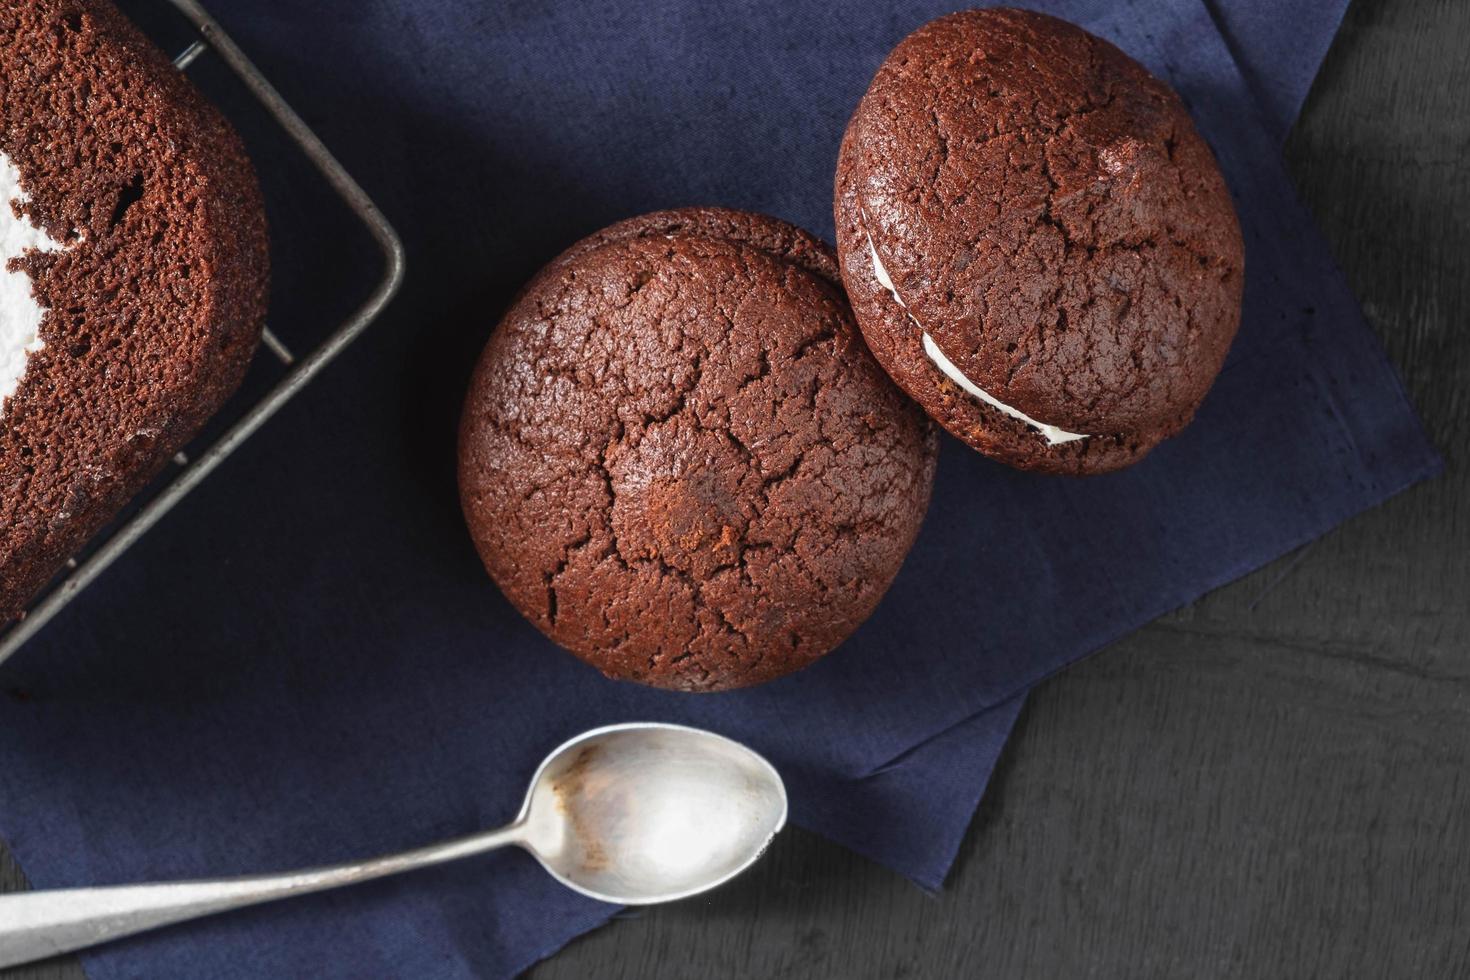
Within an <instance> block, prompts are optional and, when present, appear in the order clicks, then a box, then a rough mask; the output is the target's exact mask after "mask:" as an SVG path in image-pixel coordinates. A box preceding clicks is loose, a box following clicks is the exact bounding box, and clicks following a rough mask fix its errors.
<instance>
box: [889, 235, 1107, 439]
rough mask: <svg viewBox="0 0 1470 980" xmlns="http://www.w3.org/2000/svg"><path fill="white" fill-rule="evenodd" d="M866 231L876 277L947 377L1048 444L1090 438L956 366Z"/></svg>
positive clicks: (930, 356) (929, 355)
mask: <svg viewBox="0 0 1470 980" xmlns="http://www.w3.org/2000/svg"><path fill="white" fill-rule="evenodd" d="M863 234H864V235H865V236H866V237H867V239H868V254H869V255H870V256H872V259H873V278H874V279H877V280H878V285H880V286H882V287H883V288H884V289H886V290H888V294H889V295H890V296H892V297H893V301H894V302H895V303H897V304H898V305H899V306H901V307H903V309H904V312H906V313H908V317H909V319H910V320H912V321H913V322H914V326H916V327H918V328H919V332H920V333H921V334H923V336H924V353H925V354H926V355H927V356H928V358H929V360H931V361H933V362H934V366H935V367H937V368H939V370H940V371H942V372H944V375H945V377H947V378H949V380H951V381H953V382H954V383H955V384H957V385H959V386H960V387H961V388H963V389H964V390H965V392H966V393H967V394H969V395H970V396H971V397H973V398H978V399H980V401H982V402H984V403H985V404H987V405H989V406H990V407H992V408H995V409H998V410H999V411H1000V412H1001V413H1002V414H1004V415H1009V416H1010V417H1011V418H1013V419H1019V420H1021V421H1022V422H1025V423H1026V424H1027V425H1029V426H1031V428H1033V429H1035V430H1036V431H1037V432H1039V433H1041V436H1042V438H1043V439H1045V440H1046V441H1047V444H1048V445H1052V446H1059V445H1061V444H1062V443H1064V442H1075V441H1076V440H1078V439H1086V438H1087V436H1085V435H1082V434H1081V433H1077V432H1066V431H1064V430H1062V429H1059V428H1057V427H1056V426H1054V425H1048V424H1046V423H1045V422H1038V421H1037V420H1036V419H1033V418H1032V417H1031V416H1029V415H1027V414H1026V413H1025V412H1023V411H1021V410H1020V409H1018V408H1012V407H1011V406H1010V405H1007V404H1006V403H1005V402H1003V401H1001V400H1000V399H999V398H996V397H995V396H993V395H991V394H990V393H989V392H987V391H985V390H984V389H983V388H981V387H980V386H979V385H977V384H976V383H975V382H973V381H971V380H970V379H969V378H967V377H965V375H964V372H962V371H961V370H960V369H959V368H957V367H955V365H954V362H953V361H951V360H950V359H949V358H947V357H945V356H944V351H942V350H940V349H939V345H938V344H936V343H935V342H934V338H933V337H931V336H929V332H928V331H927V330H925V329H924V325H923V324H922V323H920V322H919V320H918V318H917V317H915V316H914V314H913V313H912V312H911V311H910V310H909V305H908V304H907V303H905V302H904V301H903V297H901V296H899V295H898V289H897V287H895V286H894V285H893V279H892V277H890V276H889V275H888V270H887V269H886V268H884V266H883V260H882V259H880V258H878V247H877V246H876V245H874V244H873V236H872V235H869V234H868V233H867V231H866V230H864V231H863Z"/></svg>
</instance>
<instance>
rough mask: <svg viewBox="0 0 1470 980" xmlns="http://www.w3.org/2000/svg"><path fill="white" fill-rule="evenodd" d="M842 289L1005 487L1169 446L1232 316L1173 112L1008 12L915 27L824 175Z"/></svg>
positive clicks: (1172, 100) (1220, 219) (1186, 138)
mask: <svg viewBox="0 0 1470 980" xmlns="http://www.w3.org/2000/svg"><path fill="white" fill-rule="evenodd" d="M835 211H836V219H837V241H838V251H839V255H840V257H841V268H842V277H843V281H844V282H845V284H846V286H847V291H848V295H849V297H850V298H851V301H852V306H853V310H854V312H855V314H856V316H857V319H858V323H859V324H860V325H861V328H862V331H863V335H864V336H865V337H866V338H867V341H868V344H869V346H870V347H871V348H872V350H873V353H874V354H875V355H876V356H877V358H878V360H879V362H880V363H882V365H883V367H884V368H885V369H886V370H887V371H888V373H889V374H890V375H891V376H892V377H893V378H894V380H895V381H897V382H898V384H899V385H900V386H901V387H902V388H903V389H904V390H905V391H907V392H908V393H909V394H910V395H911V396H913V397H914V399H916V400H917V401H918V402H919V404H920V405H922V406H923V408H924V410H925V411H927V412H928V413H929V414H930V415H931V416H932V417H933V418H934V419H936V420H937V421H938V422H939V423H940V424H941V425H943V426H944V427H945V428H946V429H948V430H949V431H950V432H952V433H954V434H955V435H956V436H958V437H959V438H960V439H963V440H964V441H965V442H967V443H968V444H969V445H971V446H973V447H974V448H975V449H978V450H979V451H980V452H982V453H985V454H986V455H989V456H992V457H994V458H996V459H998V460H1001V461H1003V462H1005V463H1008V464H1010V465H1011V466H1015V467H1018V468H1021V469H1029V470H1041V471H1046V472H1053V473H1074V474H1085V473H1099V472H1104V471H1107V470H1114V469H1118V468H1120V467H1123V466H1127V465H1129V464H1131V463H1134V462H1137V461H1138V460H1139V459H1141V458H1142V457H1143V456H1144V455H1145V454H1146V453H1147V452H1148V451H1149V450H1150V449H1152V448H1153V447H1154V446H1156V445H1157V444H1158V443H1159V442H1160V441H1162V440H1163V439H1166V438H1168V437H1169V436H1172V435H1174V434H1176V433H1178V432H1179V431H1180V430H1181V429H1183V428H1184V427H1185V426H1186V425H1187V424H1188V423H1189V421H1190V420H1191V419H1192V418H1193V416H1194V413H1195V410H1196V409H1197V408H1198V406H1199V404H1200V402H1201V401H1202V400H1203V398H1204V396H1205V394H1206V392H1208V391H1209V388H1210V385H1211V384H1212V383H1213V382H1214V379H1215V377H1216V375H1217V374H1218V373H1219V371H1220V367H1221V364H1222V363H1223V362H1224V359H1225V355H1226V352H1227V350H1228V349H1229V347H1230V343H1231V340H1232V339H1233V337H1234V335H1235V330H1236V327H1237V325H1238V323H1239V319H1240V300H1241V287H1242V280H1243V267H1244V258H1243V250H1242V244H1241V237H1240V228H1239V224H1238V223H1237V220H1236V216H1235V210H1234V208H1233V206H1232V205H1231V201H1230V195H1229V192H1228V190H1227V189H1226V186H1225V182H1224V180H1223V179H1222V177H1221V176H1220V172H1219V169H1218V167H1217V166H1216V164H1215V160H1214V157H1213V156H1212V154H1211V153H1210V150H1209V147H1208V146H1206V145H1205V142H1204V140H1203V139H1201V138H1200V136H1199V134H1198V133H1197V132H1196V131H1195V128H1194V125H1193V124H1192V122H1191V121H1190V118H1189V114H1188V112H1187V111H1186V110H1185V108H1184V105H1183V104H1182V103H1181V102H1180V100H1179V97H1178V96H1177V95H1176V94H1175V93H1174V92H1173V91H1172V90H1171V89H1170V88H1169V87H1168V86H1167V85H1165V84H1164V83H1163V82H1161V81H1159V80H1158V79H1157V78H1154V77H1153V76H1152V75H1150V74H1149V73H1148V72H1147V71H1146V70H1145V69H1144V68H1143V67H1142V66H1140V65H1139V64H1137V63H1136V62H1134V61H1133V60H1132V59H1130V58H1129V57H1128V56H1127V55H1125V54H1123V52H1121V51H1119V50H1118V49H1117V48H1115V47H1114V46H1112V45H1111V44H1109V43H1107V42H1106V41H1103V40H1101V39H1099V38H1096V37H1094V36H1092V35H1091V34H1088V33H1087V32H1085V31H1083V30H1082V29H1081V28H1078V27H1076V26H1074V25H1072V24H1069V23H1067V22H1065V21H1061V20H1058V19H1056V18H1053V17H1048V16H1045V15H1042V14H1037V13H1031V12H1028V11H1021V10H1004V9H998V10H972V11H967V12H964V13H958V14H953V15H950V16H947V17H942V18H940V19H938V20H935V21H932V22H931V23H929V24H926V25H924V26H923V27H921V28H919V30H917V31H915V32H914V33H913V34H911V35H910V36H909V37H908V38H906V39H905V40H904V41H903V42H901V43H900V44H899V45H898V47H897V48H895V49H894V51H893V52H892V54H890V55H889V56H888V58H887V60H885V61H884V63H883V65H882V66H881V67H880V68H879V70H878V73H877V76H876V77H875V78H874V79H873V82H872V85H871V86H870V87H869V89H868V91H867V93H866V94H865V95H864V96H863V99H862V101H861V103H860V104H859V105H858V108H857V110H856V112H855V113H854V115H853V117H852V120H851V122H850V123H849V125H848V128H847V133H846V135H845V137H844V139H843V142H842V149H841V154H840V159H839V163H838V170H837V187H836V202H835Z"/></svg>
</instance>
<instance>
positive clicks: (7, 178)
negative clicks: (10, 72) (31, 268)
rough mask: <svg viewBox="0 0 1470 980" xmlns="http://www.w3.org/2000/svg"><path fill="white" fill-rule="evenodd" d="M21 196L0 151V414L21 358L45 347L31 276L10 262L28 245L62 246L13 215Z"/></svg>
mask: <svg viewBox="0 0 1470 980" xmlns="http://www.w3.org/2000/svg"><path fill="white" fill-rule="evenodd" d="M26 200H27V198H26V193H25V191H24V190H22V189H21V186H20V171H19V170H17V169H16V168H15V164H13V163H11V162H10V158H9V157H7V156H6V155H5V154H4V153H0V416H4V414H5V404H6V402H7V401H8V400H9V399H10V396H11V395H13V394H15V389H16V388H18V387H19V386H20V379H21V378H22V377H24V375H25V372H26V361H28V360H29V359H30V356H31V355H32V354H34V353H36V351H38V350H40V349H41V348H42V347H44V346H45V345H44V344H43V343H42V341H41V320H42V319H43V318H44V317H45V316H46V309H45V307H43V306H42V305H41V304H40V303H39V302H37V301H36V293H35V289H34V288H33V284H32V283H31V277H30V275H29V274H28V273H27V272H26V271H25V270H23V269H15V270H11V268H10V260H11V259H16V258H20V257H21V256H23V255H25V253H26V252H28V251H30V250H31V249H39V250H40V251H42V252H53V251H55V250H57V249H59V248H61V247H62V243H61V242H58V241H56V240H55V239H53V238H52V237H51V236H50V235H48V234H46V232H45V231H44V230H42V229H41V228H38V227H36V226H35V225H34V224H32V223H31V221H30V219H28V218H26V217H25V216H23V215H22V216H17V215H16V210H15V209H16V208H17V207H19V206H20V205H22V204H25V203H26Z"/></svg>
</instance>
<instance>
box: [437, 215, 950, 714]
mask: <svg viewBox="0 0 1470 980" xmlns="http://www.w3.org/2000/svg"><path fill="white" fill-rule="evenodd" d="M834 275H835V260H834V258H833V256H832V254H831V252H830V250H829V249H827V248H826V246H824V245H822V244H821V243H820V242H819V241H817V240H816V239H815V238H813V237H811V236H810V235H808V234H806V233H805V232H802V231H800V230H798V229H795V228H792V227H791V226H789V225H786V224H784V223H782V222H779V221H776V220H775V219H774V218H767V217H763V216H757V215H748V214H743V213H740V212H734V211H727V210H722V209H712V208H706V209H686V210H681V211H670V212H660V213H658V214H654V215H647V216H644V217H642V218H635V219H632V220H631V221H627V222H623V223H621V224H619V225H614V226H613V227H612V228H609V229H607V230H605V231H603V232H599V233H598V234H596V235H593V236H591V237H590V238H588V239H586V240H584V241H583V242H580V243H578V244H577V245H574V246H573V247H572V248H571V249H569V250H568V251H567V252H566V253H564V254H563V255H562V256H561V257H560V258H558V259H556V260H555V261H553V262H552V263H551V264H550V265H548V266H547V267H546V268H545V269H544V270H543V271H542V272H541V273H540V274H538V275H537V276H536V278H535V279H533V280H532V282H531V283H530V285H529V286H527V287H526V289H525V290H524V291H523V292H522V293H521V295H520V296H519V298H518V299H517V301H516V302H515V304H514V305H513V306H512V308H511V309H510V311H509V312H508V313H507V314H506V315H505V317H504V319H503V320H502V321H501V323H500V325H499V327H498V328H497V329H496V331H495V333H494V335H493V337H492V338H491V340H490V343H489V344H488V346H487V347H486V348H485V351H484V353H483V354H482V355H481V358H480V362H479V364H478V365H477V367H476V370H475V373H474V377H473V380H472V381H471V384H470V391H469V396H468V399H467V401H466V404H465V410H464V417H463V420H462V423H461V428H460V448H459V457H460V462H459V465H460V469H459V473H460V492H461V499H462V503H463V506H464V511H465V517H466V521H467V523H468V525H469V529H470V532H471V535H472V536H473V538H474V541H475V545H476V547H477V548H478V550H479V552H480V556H481V558H482V559H483V560H484V562H485V566H486V568H487V569H488V570H489V571H490V574H491V576H492V577H493V578H494V579H495V581H496V582H497V583H498V584H499V586H500V587H501V589H502V590H503V591H504V592H505V594H506V596H507V597H508V598H509V599H510V601H511V602H512V603H513V604H514V605H515V606H516V608H517V609H519V610H520V612H521V613H522V614H523V615H525V616H526V617H527V618H528V619H529V620H531V622H533V623H535V624H536V625H537V626H538V627H539V628H540V629H541V630H542V631H543V632H544V633H546V634H547V636H549V637H551V639H553V640H555V641H556V642H557V643H559V644H561V645H562V646H564V647H566V648H567V649H569V650H571V651H572V652H573V653H575V654H577V655H578V656H579V657H581V658H582V659H584V660H586V661H587V662H588V663H590V664H592V665H593V666H595V667H597V668H599V669H600V670H602V671H603V672H604V673H605V674H607V675H608V676H610V677H615V678H622V679H628V680H635V681H640V682H642V683H645V684H651V685H655V686H658V687H665V688H673V689H679V690H690V691H713V690H721V689H727V688H733V687H741V686H745V685H749V684H756V683H760V682H762V681H767V680H771V679H773V678H776V677H779V676H781V675H783V674H786V673H789V672H791V671H793V670H796V669H798V668H800V667H803V666H805V665H806V664H808V663H810V662H811V661H813V660H815V659H816V658H817V657H820V656H821V655H823V654H824V653H826V652H828V651H829V650H831V649H832V648H833V647H834V646H836V645H837V644H838V643H840V642H841V641H842V640H843V639H845V638H846V637H847V636H848V635H849V634H850V633H851V632H852V631H853V630H854V629H855V628H856V627H857V625H858V624H859V623H861V622H862V621H863V620H864V619H865V618H866V617H867V616H868V615H869V614H870V613H871V612H872V611H873V608H874V607H875V606H876V605H877V603H878V600H879V599H880V598H881V597H882V595H883V593H884V591H886V590H887V588H888V585H889V583H890V582H891V581H892V580H893V577H894V575H895V574H896V573H897V571H898V568H899V566H900V564H902V562H903V559H904V556H905V555H906V554H907V552H908V549H909V547H910V546H911V545H912V544H913V541H914V537H915V535H916V534H917V532H918V528H919V524H920V522H921V521H922V519H923V515H924V511H925V510H926V508H927V506H928V501H929V492H930V488H931V485H932V483H933V477H934V463H935V454H936V441H935V437H934V432H933V429H932V427H931V426H930V425H929V423H928V421H927V420H926V419H925V418H924V417H923V415H922V413H920V412H919V411H918V410H917V408H916V407H915V406H914V405H913V404H912V403H911V402H910V401H909V400H908V399H906V398H904V397H903V395H902V393H901V392H899V391H898V390H897V389H896V388H894V387H893V385H892V384H891V383H890V382H889V380H888V379H887V377H885V376H884V374H883V372H882V370H881V369H880V368H879V367H878V365H877V364H876V363H875V362H874V361H873V358H872V356H871V355H870V354H869V353H868V351H867V349H866V347H865V346H864V344H863V341H862V338H861V337H860V336H859V334H858V331H857V328H856V325H855V324H854V323H853V320H852V316H851V313H850V311H849V309H848V306H847V304H846V302H845V301H844V299H843V297H842V294H841V292H840V291H839V290H838V289H837V288H836V286H835V284H834V283H833V282H832V281H831V277H833V276H834Z"/></svg>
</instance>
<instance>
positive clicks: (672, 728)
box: [517, 724, 787, 905]
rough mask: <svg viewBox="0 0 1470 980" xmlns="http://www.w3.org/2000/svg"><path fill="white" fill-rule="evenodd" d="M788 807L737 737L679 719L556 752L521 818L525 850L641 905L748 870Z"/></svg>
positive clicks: (590, 738) (593, 887) (614, 897)
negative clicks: (681, 722)
mask: <svg viewBox="0 0 1470 980" xmlns="http://www.w3.org/2000/svg"><path fill="white" fill-rule="evenodd" d="M786 810H787V804H786V790H785V788H784V786H783V785H782V783H781V777H780V776H779V775H778V774H777V773H776V770H775V769H774V768H773V767H772V766H771V764H770V763H769V762H767V761H766V760H765V759H763V758H761V757H760V756H759V755H757V754H756V753H755V752H752V751H751V750H750V749H747V748H746V747H745V746H743V745H741V744H740V743H738V742H732V741H731V740H729V739H727V738H723V737H721V736H719V735H714V734H712V733H710V732H704V731H700V730H698V729H695V728H684V727H681V726H678V725H652V724H639V725H615V726H612V727H609V728H599V729H596V730H594V731H590V732H587V733H585V734H583V735H580V736H578V737H577V738H574V739H572V740H571V741H570V742H567V743H566V744H564V745H562V746H561V747H560V748H559V749H557V750H556V751H555V752H553V753H552V754H551V756H550V757H549V758H548V759H547V760H546V762H544V763H543V764H542V766H541V768H540V770H538V771H537V773H536V776H535V777H534V778H533V779H532V781H531V788H530V791H529V792H528V793H527V794H526V803H525V806H524V807H522V809H521V815H520V817H519V818H518V820H517V822H518V823H519V824H520V825H521V826H522V828H523V833H522V836H521V839H520V841H519V843H520V844H521V846H522V847H524V848H525V849H526V850H527V851H529V852H530V853H531V854H532V855H533V856H535V858H536V859H537V860H538V861H540V862H541V865H542V867H544V868H545V869H546V870H547V871H548V872H549V873H550V874H551V875H552V877H554V878H556V879H557V880H558V881H560V882H561V883H562V884H564V885H566V886H567V887H568V888H571V889H574V890H576V891H579V892H581V893H582V894H584V895H590V896H591V897H593V898H597V899H601V900H603V901H605V902H614V903H617V904H619V905H646V904H651V903H654V902H668V901H673V900H674V899H679V898H685V897H688V896H690V895H695V894H698V893H699V892H702V891H706V890H708V889H710V888H714V887H715V886H716V885H720V884H722V883H724V882H726V881H728V880H730V879H731V878H733V877H734V876H735V875H737V874H739V873H740V872H742V871H744V870H745V869H746V868H748V867H749V866H750V865H751V864H752V863H753V862H754V861H755V860H756V859H757V858H759V857H760V856H761V854H762V853H763V852H764V851H765V849H766V846H767V845H768V844H770V842H771V838H773V837H774V836H775V835H776V833H777V832H778V831H779V830H780V829H781V828H782V826H784V825H785V823H786Z"/></svg>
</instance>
